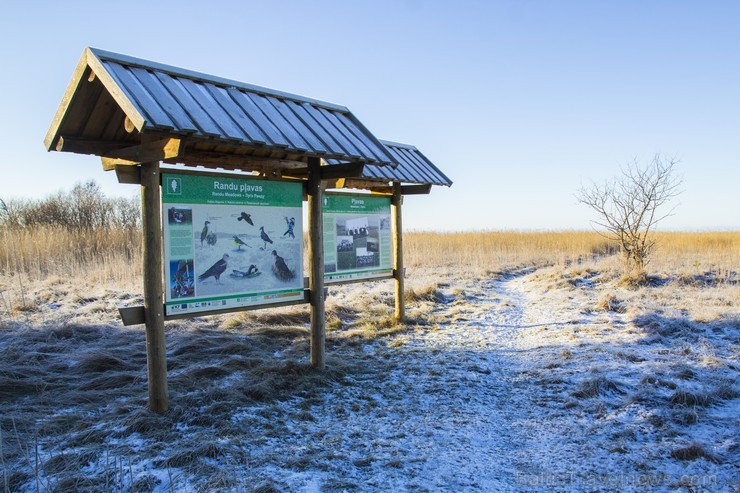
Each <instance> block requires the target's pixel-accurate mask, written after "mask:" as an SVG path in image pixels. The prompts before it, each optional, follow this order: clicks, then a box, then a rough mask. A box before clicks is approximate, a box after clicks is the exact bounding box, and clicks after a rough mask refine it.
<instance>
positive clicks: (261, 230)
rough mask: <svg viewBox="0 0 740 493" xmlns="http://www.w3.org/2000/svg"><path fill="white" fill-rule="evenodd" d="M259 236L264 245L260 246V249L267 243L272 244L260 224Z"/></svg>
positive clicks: (265, 246)
mask: <svg viewBox="0 0 740 493" xmlns="http://www.w3.org/2000/svg"><path fill="white" fill-rule="evenodd" d="M260 238H262V241H264V242H265V245H264V246H263V247H262V248H261V250H264V249H265V248H267V244H268V243H270V244H272V240H271V239H270V237H269V236H267V233H265V228H264V226H260Z"/></svg>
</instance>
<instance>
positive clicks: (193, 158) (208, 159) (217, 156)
mask: <svg viewBox="0 0 740 493" xmlns="http://www.w3.org/2000/svg"><path fill="white" fill-rule="evenodd" d="M163 161H164V162H165V163H167V164H184V165H186V166H208V167H214V166H216V167H225V168H231V169H235V168H238V169H244V170H250V171H261V170H263V169H265V168H277V169H291V168H297V167H303V166H305V165H306V163H304V162H302V161H295V160H291V159H277V158H270V157H262V156H250V155H248V154H226V153H219V152H210V151H196V150H193V149H187V150H185V151H184V152H183V153H181V154H180V155H179V156H178V157H175V158H170V159H164V160H163Z"/></svg>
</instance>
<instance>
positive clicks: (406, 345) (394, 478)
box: [273, 278, 533, 491]
mask: <svg viewBox="0 0 740 493" xmlns="http://www.w3.org/2000/svg"><path fill="white" fill-rule="evenodd" d="M515 279H516V278H505V279H500V280H487V281H482V282H481V284H480V285H478V286H476V287H475V288H474V291H475V292H474V293H472V294H470V295H469V296H468V297H467V298H466V299H465V300H464V301H462V300H461V301H460V302H457V303H450V304H448V305H447V306H445V307H444V308H442V310H441V313H440V315H441V316H442V317H443V318H444V319H448V320H449V319H456V321H453V322H449V323H444V324H442V325H441V326H440V328H439V329H437V330H425V331H419V332H415V333H412V334H407V335H403V336H399V337H400V339H399V342H402V343H403V345H402V347H400V348H390V349H389V348H386V347H379V346H375V345H370V346H368V347H367V348H366V350H367V351H369V352H370V353H371V355H372V357H373V358H372V359H373V360H376V358H377V359H381V360H384V363H385V364H383V365H378V368H380V369H379V370H378V371H377V372H372V371H371V372H370V373H368V374H366V376H365V377H363V378H362V380H355V381H352V382H351V385H350V386H348V387H345V388H343V389H340V390H338V391H336V393H335V394H334V395H332V396H331V397H329V398H328V399H327V400H326V403H325V404H324V405H322V406H320V409H315V410H313V411H312V414H313V415H314V416H323V418H321V420H320V423H319V427H320V428H321V429H322V440H321V441H322V443H325V444H335V446H336V445H338V446H339V447H340V448H341V449H342V450H345V451H352V454H353V455H352V456H351V457H348V458H347V459H348V460H346V462H345V466H344V467H343V468H342V469H343V473H342V476H343V478H344V479H343V482H342V483H339V484H335V483H333V482H332V481H331V480H329V481H328V482H327V481H326V480H321V481H319V482H318V484H317V483H316V481H317V478H316V476H315V475H313V473H310V474H308V475H307V476H311V477H312V479H311V480H310V481H308V482H306V483H303V484H302V486H301V487H300V488H299V489H304V490H310V489H312V487H311V486H310V485H311V484H313V485H314V486H316V487H317V488H318V489H320V490H332V489H341V488H342V487H349V488H351V487H353V486H360V485H362V486H363V487H364V488H370V489H377V490H378V491H404V490H405V491H419V490H422V491H423V490H440V489H441V490H445V491H460V490H462V491H470V490H480V491H522V490H523V489H525V488H524V487H523V486H524V485H521V484H518V483H517V482H518V474H520V472H517V471H522V466H523V464H522V463H520V458H521V455H522V454H521V450H522V447H523V445H525V444H526V443H528V442H529V441H530V440H532V439H533V433H531V432H530V430H527V429H521V428H520V427H518V426H515V425H514V423H517V422H518V423H522V422H527V421H528V419H526V418H527V417H528V416H529V413H530V410H529V404H530V402H531V399H532V397H533V396H532V389H530V388H528V387H524V386H523V385H527V383H526V380H525V379H522V378H521V376H520V375H519V372H520V370H521V363H520V362H518V361H517V360H518V359H519V353H520V351H522V350H523V349H522V346H521V343H520V342H519V341H518V327H519V326H520V325H521V321H522V319H523V317H524V316H525V312H526V303H525V302H524V295H523V293H522V292H521V290H520V289H521V288H519V287H518V286H517V285H516V284H515V283H514V282H513V281H514V280H515ZM369 364H370V365H377V364H378V362H377V361H371V362H369ZM348 407H349V409H347V408H348ZM338 408H339V409H338ZM343 414H344V415H345V416H342V415H343ZM337 417H343V418H344V419H337ZM315 425H316V423H314V424H312V425H311V428H313V427H315ZM305 431H306V432H309V433H310V430H305ZM273 445H274V444H273ZM286 452H287V450H286ZM335 464H336V463H335ZM293 479H294V480H295V479H297V478H295V477H294V478H293ZM306 479H308V478H307V477H306ZM325 479H326V478H325ZM300 483H301V481H299V484H300Z"/></svg>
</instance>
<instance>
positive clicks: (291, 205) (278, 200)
mask: <svg viewBox="0 0 740 493" xmlns="http://www.w3.org/2000/svg"><path fill="white" fill-rule="evenodd" d="M302 206H303V187H302V184H301V183H296V182H284V181H265V180H259V179H250V178H242V177H235V176H230V175H218V176H214V175H198V174H185V173H168V172H163V173H162V213H163V229H164V264H165V284H166V289H165V313H166V315H168V316H170V315H180V314H190V313H199V312H209V311H216V310H218V311H224V310H229V309H238V308H239V307H245V306H253V305H263V304H274V303H280V302H286V301H297V300H302V299H303V296H304V295H303V236H302V232H303V220H302V218H303V214H302Z"/></svg>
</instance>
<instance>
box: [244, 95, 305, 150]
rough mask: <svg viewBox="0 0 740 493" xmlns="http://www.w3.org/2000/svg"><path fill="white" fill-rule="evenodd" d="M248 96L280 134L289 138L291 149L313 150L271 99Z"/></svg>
mask: <svg viewBox="0 0 740 493" xmlns="http://www.w3.org/2000/svg"><path fill="white" fill-rule="evenodd" d="M246 96H247V97H248V98H249V99H251V100H252V101H253V102H254V104H256V105H257V107H259V109H260V110H262V113H264V114H265V116H266V117H267V118H268V119H269V120H270V121H271V122H272V123H274V124H275V126H276V127H277V128H278V129H279V130H280V132H281V133H282V134H283V135H285V137H287V139H288V140H289V141H290V142H291V143H292V144H293V145H291V146H290V147H293V148H294V149H297V150H299V151H304V152H305V151H308V150H309V149H310V148H311V146H309V145H308V144H307V143H306V141H305V140H303V137H301V135H300V134H299V133H298V131H297V130H296V129H295V128H293V126H292V125H291V124H290V122H288V121H287V120H286V119H285V118H284V117H283V115H281V114H280V113H279V112H278V110H276V109H275V106H273V105H272V102H271V98H268V97H265V96H260V95H259V94H249V93H247V94H246Z"/></svg>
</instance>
